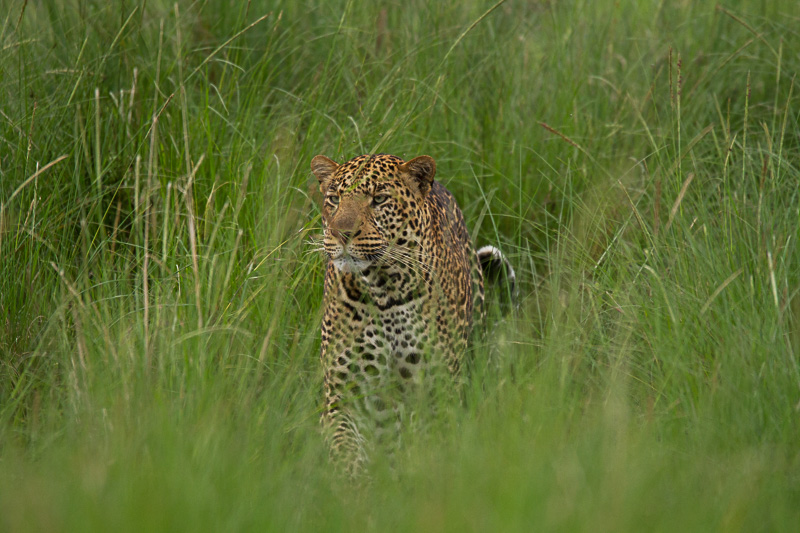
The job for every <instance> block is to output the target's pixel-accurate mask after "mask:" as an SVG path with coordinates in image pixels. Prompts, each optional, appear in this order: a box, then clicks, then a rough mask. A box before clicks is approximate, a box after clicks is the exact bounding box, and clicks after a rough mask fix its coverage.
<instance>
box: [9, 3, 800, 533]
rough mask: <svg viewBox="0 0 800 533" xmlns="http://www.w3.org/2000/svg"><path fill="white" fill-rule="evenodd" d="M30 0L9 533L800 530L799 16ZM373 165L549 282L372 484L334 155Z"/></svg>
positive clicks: (16, 97) (16, 145)
mask: <svg viewBox="0 0 800 533" xmlns="http://www.w3.org/2000/svg"><path fill="white" fill-rule="evenodd" d="M2 5H3V8H4V9H2V10H0V17H2V18H0V50H1V51H2V53H0V112H2V113H1V114H0V124H2V126H0V530H4V531H37V530H39V531H92V530H97V531H109V530H115V531H143V530H164V531H175V530H185V531H200V530H210V531H220V530H242V531H250V530H255V529H268V530H276V531H277V530H280V531H285V530H309V531H319V530H324V531H334V530H342V531H361V530H374V531H386V530H413V531H420V530H422V531H427V530H454V531H455V530H464V529H467V530H476V531H513V530H519V531H530V530H536V529H547V530H563V531H575V530H592V531H597V530H601V531H602V530H608V531H621V530H628V531H643V530H647V531H651V530H652V531H682V530H692V531H710V530H724V531H737V530H741V531H756V530H765V531H779V530H785V531H792V530H794V529H795V528H796V527H797V524H798V523H800V455H798V442H800V370H798V347H799V346H800V325H798V315H799V314H800V298H798V288H799V287H800V252H799V251H798V246H797V238H798V234H799V233H800V198H799V197H798V196H799V195H800V186H799V185H800V168H798V155H800V145H799V144H798V139H800V124H798V110H799V108H798V97H799V96H800V91H799V90H798V88H797V87H796V85H797V83H796V80H795V75H796V73H797V72H798V70H799V67H800V36H799V35H798V31H797V28H796V22H797V19H796V14H795V6H794V3H793V2H789V1H781V0H775V1H772V2H746V1H739V2H735V1H731V2H726V3H724V4H720V5H713V4H710V3H698V2H663V3H656V2H606V1H601V2H588V1H581V0H576V1H574V2H515V1H512V0H509V1H507V2H500V3H498V4H493V3H483V2H475V1H468V2H455V1H442V2H421V1H414V2H403V3H395V4H385V3H372V2H355V1H345V2H341V1H330V2H311V1H309V2H305V3H299V2H269V1H252V2H225V1H223V0H208V1H206V2H193V3H189V2H179V3H178V4H173V3H168V2H163V1H161V0H149V1H147V2H144V1H142V2H135V1H132V0H131V1H125V2H110V3H109V2H96V1H90V0H73V1H70V0H58V1H54V2H25V1H14V2H12V1H10V0H7V1H6V2H4V3H3V4H2ZM368 152H388V153H393V154H396V155H399V156H401V157H405V158H411V157H413V156H416V155H421V154H429V155H431V156H433V157H434V158H435V159H436V160H437V166H438V169H439V171H438V176H437V178H438V179H439V180H441V181H442V182H443V183H444V184H445V185H446V186H447V187H448V188H449V189H450V190H451V191H452V192H453V193H454V194H455V195H456V197H457V199H458V201H459V203H460V205H461V207H462V210H463V211H464V213H465V217H466V219H467V221H468V224H469V227H470V229H471V230H472V233H473V236H474V238H475V240H476V242H477V243H478V244H479V245H482V244H486V243H492V244H496V245H499V246H500V247H501V248H502V249H503V250H504V251H505V252H506V253H507V254H508V255H509V256H510V257H511V259H512V261H513V263H514V264H515V265H516V267H517V271H518V280H519V282H520V289H521V291H520V307H519V309H518V311H517V312H516V313H514V314H512V315H508V316H502V315H501V314H500V313H499V310H498V309H497V308H496V307H495V306H493V307H492V309H491V310H490V311H491V313H490V314H491V315H492V319H491V324H492V328H491V333H490V334H489V335H488V336H487V338H486V339H485V340H483V341H481V342H479V343H478V344H477V345H476V346H474V347H473V349H472V350H471V354H470V357H471V358H472V364H471V365H470V368H471V370H470V372H469V375H467V376H465V383H464V387H463V391H462V398H461V401H460V402H445V403H443V404H442V405H438V406H437V410H436V411H437V415H436V417H435V419H434V420H433V421H432V423H431V424H429V425H427V426H426V428H425V431H414V430H413V428H410V429H409V430H408V431H407V432H406V434H404V435H403V436H402V438H403V442H404V445H403V447H402V449H401V450H400V452H399V454H398V455H397V456H396V457H394V458H393V460H392V461H389V460H388V459H386V458H384V457H381V456H380V454H377V456H376V457H375V458H374V462H373V465H372V467H371V470H370V481H369V482H368V483H362V484H357V485H352V484H348V483H346V482H343V481H342V480H341V479H338V478H337V477H336V476H335V475H333V474H332V473H331V469H330V466H329V465H328V463H327V459H326V451H325V449H324V447H323V445H322V442H321V437H320V435H319V433H318V424H317V420H318V415H319V410H320V407H321V378H322V376H321V371H320V368H319V363H318V353H319V352H318V351H319V318H320V301H321V293H322V274H323V268H324V258H323V257H320V256H319V255H316V254H312V253H309V249H310V246H309V245H308V244H307V242H308V239H309V238H310V237H311V236H312V235H314V234H315V233H318V232H319V230H320V219H319V215H318V209H317V203H316V201H317V199H316V197H315V194H314V187H313V183H314V179H313V177H312V176H311V174H310V172H309V169H308V165H309V161H310V159H311V158H312V157H313V156H314V155H316V154H318V153H322V154H326V155H328V156H329V157H332V158H334V159H337V160H339V161H343V160H346V159H349V158H350V157H352V156H355V155H359V154H362V153H368ZM493 305H494V304H493ZM390 463H391V464H390Z"/></svg>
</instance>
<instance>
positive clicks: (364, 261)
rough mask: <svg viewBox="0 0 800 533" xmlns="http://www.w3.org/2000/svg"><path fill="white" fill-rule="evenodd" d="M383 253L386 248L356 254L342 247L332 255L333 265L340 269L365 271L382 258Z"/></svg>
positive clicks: (349, 271)
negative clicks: (369, 252)
mask: <svg viewBox="0 0 800 533" xmlns="http://www.w3.org/2000/svg"><path fill="white" fill-rule="evenodd" d="M383 253H384V250H379V251H377V252H376V253H371V254H363V255H360V256H356V255H355V254H353V253H351V252H349V251H348V250H347V249H346V248H342V249H340V250H339V253H337V254H336V255H332V256H331V261H333V266H335V267H336V268H337V269H339V270H340V271H342V272H347V273H350V274H357V273H359V272H363V271H364V270H366V269H367V268H368V267H370V266H372V265H373V264H375V263H376V262H377V261H378V260H380V258H381V257H383Z"/></svg>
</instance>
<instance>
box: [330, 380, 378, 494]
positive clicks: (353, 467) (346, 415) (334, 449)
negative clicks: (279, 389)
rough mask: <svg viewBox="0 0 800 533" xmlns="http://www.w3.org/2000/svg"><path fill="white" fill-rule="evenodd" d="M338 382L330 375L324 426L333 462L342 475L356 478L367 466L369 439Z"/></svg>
mask: <svg viewBox="0 0 800 533" xmlns="http://www.w3.org/2000/svg"><path fill="white" fill-rule="evenodd" d="M334 379H335V378H333V376H331V375H330V373H329V372H326V376H325V411H324V412H323V413H322V417H321V419H320V422H321V423H322V428H323V432H324V434H325V441H326V443H327V445H328V450H329V454H330V459H331V462H332V463H333V464H334V465H335V467H336V469H337V470H338V471H339V472H341V473H343V474H345V475H347V476H348V477H350V478H356V477H358V476H360V475H361V473H362V472H363V471H364V467H365V465H366V463H367V451H366V439H365V438H364V436H363V435H362V434H361V432H360V431H359V428H358V424H357V422H356V419H357V417H356V416H355V413H354V412H353V410H352V409H351V408H349V407H348V406H347V405H345V404H344V402H343V399H342V395H341V391H340V390H337V389H338V388H339V387H337V386H336V384H335V383H333V382H332V381H333V380H334Z"/></svg>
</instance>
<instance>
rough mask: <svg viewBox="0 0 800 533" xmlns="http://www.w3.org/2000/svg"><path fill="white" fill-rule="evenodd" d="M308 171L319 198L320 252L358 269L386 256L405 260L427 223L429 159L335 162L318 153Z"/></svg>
mask: <svg viewBox="0 0 800 533" xmlns="http://www.w3.org/2000/svg"><path fill="white" fill-rule="evenodd" d="M311 170H312V172H314V175H315V176H316V177H317V179H318V180H319V188H320V192H321V193H322V196H323V198H324V199H323V204H322V221H323V226H324V228H325V235H324V247H325V252H326V253H327V254H328V257H330V259H331V260H332V261H333V264H334V266H335V267H336V268H337V269H339V270H340V271H342V272H349V273H358V272H362V271H363V270H365V269H366V268H368V267H369V266H371V265H373V264H380V263H381V261H383V260H385V259H391V260H393V261H396V262H400V263H402V262H403V261H404V260H409V254H410V250H413V249H414V248H415V247H417V246H418V245H419V243H420V242H421V239H422V237H423V232H424V230H425V228H426V224H427V221H426V219H427V214H426V212H425V210H424V205H425V196H426V195H427V194H428V193H429V192H430V189H431V186H432V185H433V177H434V175H435V174H436V163H435V162H434V160H433V158H431V157H430V156H427V155H423V156H420V157H416V158H414V159H412V160H410V161H407V162H406V161H403V160H402V159H400V158H399V157H395V156H393V155H385V154H380V155H362V156H359V157H356V158H354V159H351V160H350V161H348V162H346V163H343V164H341V165H339V164H337V163H336V162H334V161H332V160H330V159H328V158H327V157H325V156H324V155H318V156H316V157H315V158H314V159H312V160H311Z"/></svg>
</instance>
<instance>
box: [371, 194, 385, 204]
mask: <svg viewBox="0 0 800 533" xmlns="http://www.w3.org/2000/svg"><path fill="white" fill-rule="evenodd" d="M388 199H389V195H388V194H379V195H378V196H376V197H375V198H373V199H372V202H373V203H374V204H375V205H381V204H382V203H384V202H386V200H388Z"/></svg>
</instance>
